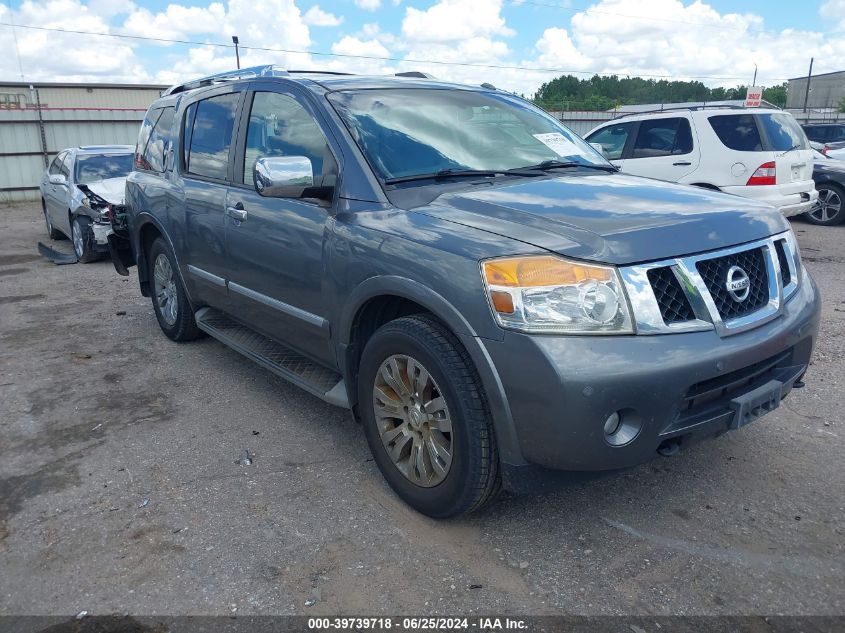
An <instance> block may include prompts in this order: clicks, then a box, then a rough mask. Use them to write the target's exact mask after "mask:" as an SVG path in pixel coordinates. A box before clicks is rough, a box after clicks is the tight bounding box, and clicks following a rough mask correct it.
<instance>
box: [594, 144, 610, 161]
mask: <svg viewBox="0 0 845 633" xmlns="http://www.w3.org/2000/svg"><path fill="white" fill-rule="evenodd" d="M590 147H592V148H593V149H594V150H596V151H597V152H598V153H599V154H601V155H602V156H604V157H605V158H607V152H606V151H605V149H604V145H602V144H601V143H590Z"/></svg>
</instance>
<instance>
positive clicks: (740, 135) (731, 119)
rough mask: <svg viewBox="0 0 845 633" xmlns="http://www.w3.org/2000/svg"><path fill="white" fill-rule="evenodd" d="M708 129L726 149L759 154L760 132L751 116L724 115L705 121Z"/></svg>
mask: <svg viewBox="0 0 845 633" xmlns="http://www.w3.org/2000/svg"><path fill="white" fill-rule="evenodd" d="M707 120H708V121H709V122H710V127H712V128H713V131H714V132H715V133H716V136H718V137H719V140H720V141H722V144H723V145H724V146H725V147H727V148H728V149H733V150H736V151H738V152H760V151H762V150H763V143H762V141H761V140H760V130H758V129H757V122H756V121H755V120H754V116H753V115H751V114H725V115H719V116H711V117H709V118H708V119H707Z"/></svg>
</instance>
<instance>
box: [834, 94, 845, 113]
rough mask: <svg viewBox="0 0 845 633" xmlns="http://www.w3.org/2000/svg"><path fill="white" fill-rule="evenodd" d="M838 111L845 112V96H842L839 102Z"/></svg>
mask: <svg viewBox="0 0 845 633" xmlns="http://www.w3.org/2000/svg"><path fill="white" fill-rule="evenodd" d="M836 111H837V112H845V97H842V98H841V99H840V100H839V103H838V104H837V106H836Z"/></svg>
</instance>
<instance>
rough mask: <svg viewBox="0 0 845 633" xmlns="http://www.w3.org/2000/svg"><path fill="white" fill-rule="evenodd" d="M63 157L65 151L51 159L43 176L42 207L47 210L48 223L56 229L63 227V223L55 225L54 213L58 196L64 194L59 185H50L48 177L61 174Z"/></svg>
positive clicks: (55, 214) (65, 154)
mask: <svg viewBox="0 0 845 633" xmlns="http://www.w3.org/2000/svg"><path fill="white" fill-rule="evenodd" d="M65 156H67V152H66V151H65V152H60V153H59V155H58V156H56V158H54V159H53V162H52V163H50V167H49V168H48V169H47V173H46V174H44V206H45V207H46V208H47V213H48V214H49V216H50V222H51V223H52V224H53V226H56V227H64V223H61V224H58V225H57V223H56V218H57V217H59V216H58V214H57V212H56V210H57V209H58V208H59V202H58V199H59V194H60V193H61V194H64V190H63V189H62V187H60V186H59V185H54V184H52V183H51V182H50V176H55V175H57V174H59V173H61V168H62V163H63V162H64V160H65Z"/></svg>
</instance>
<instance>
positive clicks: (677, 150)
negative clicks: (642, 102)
mask: <svg viewBox="0 0 845 633" xmlns="http://www.w3.org/2000/svg"><path fill="white" fill-rule="evenodd" d="M691 151H692V131H691V130H690V125H689V121H687V120H686V119H684V118H681V117H673V118H669V119H651V120H645V121H642V122H641V123H640V129H639V131H638V132H637V140H636V142H635V143H634V152H633V156H632V158H653V157H656V156H677V155H681V154H689V153H690V152H691Z"/></svg>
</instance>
